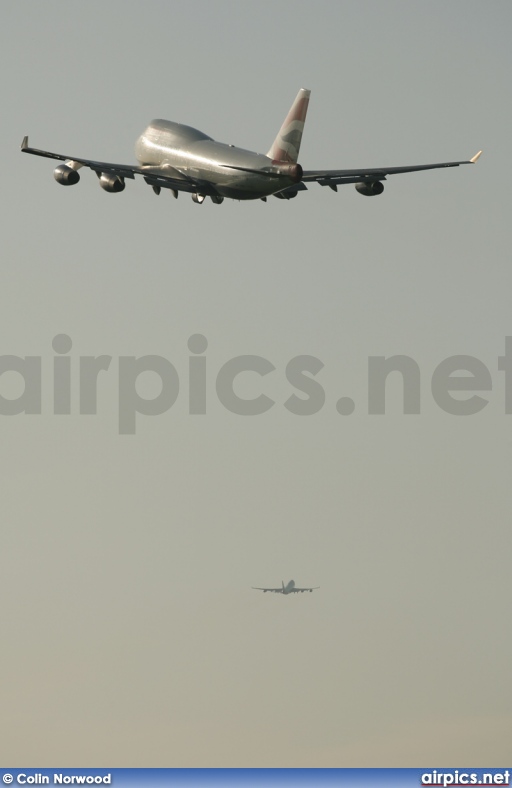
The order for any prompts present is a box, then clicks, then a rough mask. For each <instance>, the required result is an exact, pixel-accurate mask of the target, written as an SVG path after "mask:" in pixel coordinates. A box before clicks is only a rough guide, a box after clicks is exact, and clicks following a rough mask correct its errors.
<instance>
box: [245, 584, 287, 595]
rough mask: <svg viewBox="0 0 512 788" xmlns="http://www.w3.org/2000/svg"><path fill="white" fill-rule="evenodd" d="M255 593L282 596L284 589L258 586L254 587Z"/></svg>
mask: <svg viewBox="0 0 512 788" xmlns="http://www.w3.org/2000/svg"><path fill="white" fill-rule="evenodd" d="M252 588H253V590H254V591H270V592H271V593H272V594H282V593H283V589H282V588H256V586H252Z"/></svg>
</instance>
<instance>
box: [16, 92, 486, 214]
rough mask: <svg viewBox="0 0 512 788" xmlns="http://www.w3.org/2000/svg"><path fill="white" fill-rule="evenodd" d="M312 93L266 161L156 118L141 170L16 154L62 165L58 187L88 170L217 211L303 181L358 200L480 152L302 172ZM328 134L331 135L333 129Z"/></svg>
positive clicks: (298, 105) (282, 194)
mask: <svg viewBox="0 0 512 788" xmlns="http://www.w3.org/2000/svg"><path fill="white" fill-rule="evenodd" d="M310 93H311V91H310V90H306V89H305V88H302V89H301V90H299V92H298V94H297V98H296V99H295V101H294V102H293V104H292V107H291V109H290V111H289V113H288V115H287V116H286V119H285V121H284V123H283V125H282V126H281V129H280V131H279V134H278V135H277V137H276V139H275V140H274V142H273V144H272V146H271V148H270V150H269V151H268V153H267V154H266V155H263V154H261V153H253V152H252V151H247V150H243V149H242V148H236V147H235V146H234V145H226V144H224V143H221V142H215V141H214V140H213V139H212V138H211V137H209V136H208V135H207V134H203V132H202V131H198V130H197V129H193V128H191V127H190V126H183V125H182V124H181V123H174V122H173V121H170V120H153V121H151V123H150V124H149V126H148V127H147V129H146V130H145V131H144V132H143V133H142V134H141V136H140V137H139V139H138V140H137V143H136V146H135V155H136V158H137V160H138V162H139V166H134V165H131V164H112V163H110V162H104V161H93V160H92V159H82V158H79V157H77V156H64V155H63V154H60V153H50V152H48V151H44V150H39V149H37V148H30V147H29V144H28V137H24V139H23V142H22V145H21V150H22V151H23V152H24V153H33V154H34V155H36V156H46V157H47V158H49V159H58V160H59V161H63V162H64V164H60V165H59V166H58V167H57V168H56V169H55V171H54V173H53V174H54V177H55V180H56V181H57V182H58V183H61V184H62V185H63V186H72V185H73V184H75V183H78V181H79V180H80V175H79V173H78V170H79V169H80V168H81V167H89V169H91V170H93V172H95V173H96V175H97V176H98V178H99V181H100V186H101V187H102V189H104V190H105V191H107V192H122V191H123V189H124V188H125V179H126V178H132V179H133V178H135V176H136V175H142V176H143V178H144V180H145V181H146V183H147V184H148V185H149V186H152V187H153V191H154V192H155V194H160V192H161V190H162V189H170V190H171V192H172V194H173V195H174V197H177V196H178V193H179V192H180V191H183V192H189V193H190V194H191V195H192V199H193V200H194V202H196V203H202V202H204V199H205V197H210V199H211V200H212V202H214V203H216V204H217V205H219V204H220V203H221V202H223V200H224V198H225V197H229V198H231V199H233V200H258V199H259V200H263V201H266V199H267V196H269V195H272V194H273V195H274V197H279V198H280V199H284V200H289V199H291V198H292V197H296V196H297V194H298V192H299V191H303V190H305V189H307V186H306V183H310V182H316V183H319V184H320V185H321V186H329V187H330V188H331V189H333V191H337V190H338V186H339V185H341V184H344V183H353V184H355V188H356V189H357V191H358V192H359V194H363V195H365V196H366V197H372V196H374V195H377V194H382V192H383V191H384V184H383V181H385V180H386V177H387V176H388V175H395V174H396V173H401V172H415V171H417V170H433V169H438V168H441V167H458V166H459V164H473V163H474V162H476V161H477V159H478V158H479V156H480V154H481V152H482V151H479V152H478V153H477V154H476V155H475V156H473V158H472V159H469V161H451V162H443V163H441V164H419V165H416V166H412V167H379V168H377V169H370V168H368V167H363V168H361V169H355V170H303V169H302V167H301V166H300V164H298V156H299V149H300V143H301V139H302V132H303V130H304V121H305V120H306V113H307V109H308V104H309V96H310ZM329 133H330V134H332V133H333V130H332V129H331V130H330V132H329Z"/></svg>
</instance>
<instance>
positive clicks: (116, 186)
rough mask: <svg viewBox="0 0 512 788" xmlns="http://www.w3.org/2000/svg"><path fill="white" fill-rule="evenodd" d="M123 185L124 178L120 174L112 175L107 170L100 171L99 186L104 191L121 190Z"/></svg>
mask: <svg viewBox="0 0 512 788" xmlns="http://www.w3.org/2000/svg"><path fill="white" fill-rule="evenodd" d="M125 185H126V184H125V182H124V178H121V176H120V175H112V174H110V173H108V172H102V173H101V175H100V186H101V188H102V189H105V191H106V192H122V191H123V189H124V187H125Z"/></svg>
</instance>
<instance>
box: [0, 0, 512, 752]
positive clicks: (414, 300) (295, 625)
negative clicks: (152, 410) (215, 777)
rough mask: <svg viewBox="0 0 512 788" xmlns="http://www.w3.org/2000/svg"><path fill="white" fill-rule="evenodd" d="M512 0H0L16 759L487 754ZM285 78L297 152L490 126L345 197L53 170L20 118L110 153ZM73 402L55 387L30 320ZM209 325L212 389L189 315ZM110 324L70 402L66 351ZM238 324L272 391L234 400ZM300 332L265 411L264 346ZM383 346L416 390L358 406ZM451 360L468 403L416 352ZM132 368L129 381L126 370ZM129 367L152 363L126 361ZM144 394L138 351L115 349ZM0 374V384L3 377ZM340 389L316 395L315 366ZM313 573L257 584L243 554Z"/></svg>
mask: <svg viewBox="0 0 512 788" xmlns="http://www.w3.org/2000/svg"><path fill="white" fill-rule="evenodd" d="M511 23H512V8H511V6H510V3H508V2H485V3H484V2H472V1H468V0H453V1H452V2H450V3H449V4H447V3H445V2H437V0H434V1H432V2H429V3H418V2H412V3H411V2H409V1H407V2H405V1H404V2H385V3H384V2H368V1H363V2H359V1H358V2H355V1H354V2H352V1H349V2H334V1H332V2H327V1H326V0H315V2H304V1H302V0H293V1H292V0H277V2H266V0H265V1H264V2H260V3H255V2H254V3H250V2H240V1H239V0H236V1H235V0H232V1H228V0H215V2H211V0H196V2H194V3H190V2H163V1H162V2H156V1H155V0H149V2H146V3H141V2H134V1H133V0H123V2H120V0H111V2H109V3H108V4H107V3H103V2H98V1H97V0H91V2H89V3H87V4H83V3H78V2H73V0H66V2H55V1H53V0H47V2H45V3H38V2H18V3H12V4H9V6H8V7H7V6H6V8H5V9H4V10H3V24H2V25H1V26H0V44H1V46H0V53H1V54H0V57H1V60H2V68H1V69H0V84H1V89H2V96H3V102H2V104H3V124H2V146H3V152H4V163H3V174H2V189H1V195H2V198H1V199H2V203H1V211H2V217H3V219H2V224H3V232H2V249H3V254H2V271H1V280H0V281H1V283H2V286H1V289H0V329H1V331H0V336H1V338H2V339H1V345H0V348H1V350H0V355H6V354H14V355H19V356H29V355H32V356H34V355H35V356H41V357H42V366H43V413H42V415H40V416H27V415H20V416H17V417H7V416H4V417H2V421H1V429H2V440H1V441H0V467H1V470H2V474H1V479H2V482H1V499H2V521H1V531H0V539H1V545H2V547H1V554H0V555H1V557H0V584H1V589H2V600H3V604H2V608H1V609H2V618H1V621H2V664H3V671H2V675H3V679H2V682H1V684H0V708H1V709H2V731H1V740H2V752H3V753H4V758H5V759H6V761H9V763H10V764H12V765H17V766H22V765H23V766H36V765H37V766H54V765H60V766H62V767H65V766H71V765H76V764H80V765H82V766H93V765H94V766H105V765H113V766H366V767H371V766H420V765H423V764H426V763H430V764H433V765H435V766H447V765H454V764H455V765H457V764H462V763H466V764H468V763H470V764H471V765H473V766H480V765H492V764H498V763H502V762H503V761H505V760H506V758H507V757H509V755H510V731H511V729H512V718H511V714H510V708H511V701H512V692H511V685H510V664H511V659H512V635H511V630H510V610H509V608H510V590H511V589H510V551H511V546H512V540H511V536H510V522H511V496H510V474H511V470H512V439H511V434H510V433H511V427H510V423H509V417H507V416H506V415H505V408H504V376H503V373H502V372H498V368H497V359H498V356H499V355H502V354H503V352H504V348H505V337H506V336H507V335H512V317H511V309H510V293H511V286H512V275H511V266H510V247H511V243H510V241H511V237H510V216H511V210H510V209H511V203H512V197H511V193H510V186H509V181H510V177H509V172H508V170H509V163H508V162H509V157H510V140H511V133H510V132H511V127H512V114H511V107H510V73H511V67H512V55H511V52H510V30H511ZM300 87H307V88H310V89H311V90H312V96H311V102H310V107H309V115H308V119H307V122H306V128H305V133H304V137H303V141H302V149H301V157H300V160H301V163H302V165H303V166H304V167H305V168H309V169H312V168H317V167H318V168H320V167H322V168H325V167H357V166H361V165H368V166H379V165H386V164H391V165H399V164H404V165H405V164H416V163H428V162H435V161H444V160H454V159H455V160H456V159H464V158H466V157H467V158H469V157H470V156H472V155H473V154H474V153H476V151H477V150H478V149H479V148H484V155H483V156H482V159H481V161H480V162H479V163H478V165H477V166H475V167H462V168H459V169H453V170H447V171H438V172H432V173H425V174H421V173H418V174H411V175H403V176H396V177H391V178H390V179H389V181H388V182H387V183H386V190H385V193H384V195H383V196H382V197H380V198H379V199H377V200H371V199H367V198H364V197H361V196H360V195H358V194H357V193H356V192H355V190H354V189H353V188H352V187H351V186H346V187H343V188H340V190H339V192H338V194H334V193H333V192H332V191H331V190H329V189H322V188H321V187H320V186H315V185H312V186H311V187H310V188H309V190H308V192H305V193H303V194H300V195H299V196H298V197H297V199H295V200H291V201H289V202H284V201H278V200H274V199H269V201H268V203H267V204H263V203H261V202H257V203H245V204H244V203H236V202H231V201H225V202H224V204H223V205H222V206H220V207H219V206H216V205H213V204H211V202H210V201H206V202H205V204H204V205H203V206H202V207H200V206H197V205H194V204H193V203H192V201H191V200H190V199H189V198H188V197H187V196H186V195H181V197H180V199H179V200H178V201H174V200H173V199H172V198H171V197H170V196H169V195H168V194H162V195H161V196H160V197H159V198H158V199H157V198H156V197H155V196H154V195H153V193H152V191H151V190H150V189H148V188H147V186H146V185H145V184H144V183H143V182H142V181H140V182H136V183H133V182H130V183H128V186H127V188H126V191H125V192H123V193H122V194H120V195H110V194H106V193H104V192H103V191H102V190H101V189H100V188H99V187H98V184H97V182H96V178H95V177H94V175H93V174H92V173H84V175H83V177H82V180H81V182H80V184H79V185H78V186H76V187H75V188H73V189H64V188H62V187H61V186H58V185H57V184H56V183H55V181H54V180H53V177H52V169H53V167H52V163H51V162H50V161H45V160H44V159H36V158H32V157H28V156H21V155H20V153H19V145H20V142H21V139H22V137H23V135H24V134H30V141H31V144H32V145H34V146H35V147H42V148H46V149H49V150H56V151H62V152H63V153H66V154H67V153H69V154H71V155H73V154H75V155H82V156H89V157H92V158H97V159H106V160H111V161H118V162H133V161H134V154H133V147H134V143H135V139H136V137H137V136H138V134H140V132H141V131H142V129H143V128H144V127H145V125H147V123H148V122H149V120H151V119H152V118H154V117H164V118H169V119H172V120H177V121H182V122H184V123H188V124H190V125H192V126H196V127H197V128H200V129H202V130H203V131H205V132H206V133H208V134H210V135H211V136H213V137H214V138H216V139H219V140H221V141H225V142H232V143H234V144H236V145H240V146H241V147H246V148H249V149H254V150H257V151H260V152H265V151H266V150H267V149H268V148H269V146H270V144H271V142H272V140H273V139H274V137H275V134H276V133H277V131H278V129H279V126H280V124H281V122H282V120H283V118H284V117H285V114H286V112H287V110H288V108H289V106H290V104H291V102H292V101H293V99H294V97H295V95H296V93H297V91H298V89H299V88H300ZM59 333H66V334H68V335H69V336H70V337H71V338H72V340H73V349H72V351H71V354H70V355H71V358H72V368H73V375H74V377H73V413H72V415H71V416H56V415H54V414H53V412H52V376H53V371H52V365H53V358H54V353H53V350H52V339H53V337H54V336H55V335H56V334H59ZM194 333H201V334H203V335H205V336H206V337H207V339H208V343H209V344H208V350H207V352H206V357H207V370H208V404H207V414H206V415H205V416H191V415H189V414H188V410H187V369H188V358H189V355H190V354H189V351H188V349H187V340H188V338H189V337H190V336H191V335H192V334H194ZM101 354H107V355H111V356H112V357H113V362H112V365H111V369H110V370H109V371H108V372H106V373H104V377H103V378H102V380H101V383H100V386H99V400H98V402H99V405H98V414H97V415H96V416H87V417H86V416H80V415H78V406H77V403H78V383H77V371H78V363H79V357H80V356H83V355H92V356H96V355H101ZM151 354H160V355H162V356H164V357H166V358H168V359H169V360H170V361H171V362H172V363H173V364H174V365H175V366H176V368H177V370H178V373H179V376H180V381H181V384H182V386H181V391H180V396H179V398H178V401H177V403H176V404H175V405H174V406H173V408H172V409H171V410H170V411H169V412H168V413H166V414H164V415H161V416H158V417H157V416H155V417H144V416H140V417H139V418H138V420H137V432H136V434H135V435H132V436H120V435H119V434H118V405H117V381H118V358H119V357H120V356H123V355H125V356H141V355H151ZM241 354H256V355H260V356H263V357H265V358H267V359H269V360H270V361H271V362H272V363H273V364H274V366H275V367H276V372H275V373H273V374H272V375H269V376H267V377H266V378H262V379H261V380H260V379H258V378H257V377H256V376H253V377H250V376H249V377H247V378H246V379H245V381H244V382H242V381H240V388H239V391H240V392H241V393H242V394H243V395H245V396H256V395H257V394H258V393H260V391H264V393H266V394H267V395H268V396H271V397H272V398H273V399H274V400H275V401H276V405H275V406H274V407H273V408H272V409H271V410H270V411H269V412H268V413H266V414H264V415H262V416H257V417H253V418H250V417H240V416H235V415H233V414H232V413H230V412H228V411H227V410H226V409H225V408H223V407H222V405H221V404H220V403H219V401H218V399H217V397H216V394H215V378H216V374H217V372H218V370H219V369H220V367H221V366H222V365H223V364H224V363H225V362H226V361H227V360H229V359H230V358H232V357H233V356H236V355H241ZM301 354H309V355H313V356H316V357H318V358H319V359H321V360H322V361H323V363H324V364H325V367H324V369H323V370H322V372H321V373H319V375H318V376H317V377H318V380H319V381H320V382H321V383H322V386H323V387H324V389H325V391H326V404H325V406H324V408H323V409H322V410H321V411H320V412H319V413H318V414H316V415H315V416H309V417H298V416H294V415H292V414H290V413H289V412H288V411H287V410H286V409H285V408H284V407H283V402H284V401H285V400H286V399H287V398H288V397H289V396H290V394H291V393H293V389H292V387H291V386H290V384H288V383H287V381H286V378H285V367H286V364H287V363H288V361H289V360H290V359H291V358H293V357H295V356H297V355H301ZM394 354H406V355H409V356H411V357H412V358H414V359H415V361H416V362H417V363H418V365H419V367H420V370H421V375H422V407H421V414H420V415H416V416H404V415H403V414H402V398H401V387H400V384H399V381H398V380H397V381H392V380H390V381H389V386H388V412H387V413H386V415H384V416H370V415H368V408H367V382H366V369H367V360H368V357H369V356H375V355H384V356H392V355H394ZM456 354H467V355H472V356H475V357H477V358H478V359H480V361H482V362H483V363H484V364H486V366H487V367H488V369H489V370H490V372H491V376H492V381H493V390H492V391H491V392H487V393H483V394H482V396H486V397H487V398H488V399H489V404H488V406H487V407H486V408H485V409H484V410H483V411H482V412H481V413H480V414H478V415H475V416H471V417H455V416H450V415H448V414H446V413H444V412H443V411H442V410H441V409H440V408H439V407H437V405H436V404H435V402H434V400H433V398H432V395H431V392H430V380H431V377H432V373H433V371H434V369H435V367H436V366H437V365H438V364H439V363H440V362H441V361H442V360H443V359H444V358H446V357H448V356H452V355H456ZM144 386H146V388H145V389H144ZM152 386H153V388H152ZM143 389H144V390H145V391H146V392H147V393H146V396H151V394H150V393H149V392H150V391H153V390H154V380H153V381H152V380H151V379H149V378H148V379H147V380H145V381H141V391H142V390H143ZM20 391H21V387H20V385H19V379H17V378H16V377H15V376H14V375H13V374H11V375H9V374H6V375H4V376H3V379H0V393H2V394H4V395H5V396H18V395H19V393H20ZM342 395H343V396H350V397H352V398H353V399H354V401H355V403H356V408H355V412H354V414H353V415H351V416H341V415H339V414H338V413H337V412H336V408H335V404H336V401H337V399H338V398H339V397H340V396H342ZM290 578H294V579H295V581H296V582H297V584H298V585H320V586H321V589H320V590H319V591H318V592H315V593H314V594H307V595H300V596H299V595H294V596H293V597H285V598H282V597H280V596H277V595H276V596H270V595H263V594H259V593H257V592H255V591H252V590H251V589H250V586H252V585H258V586H262V585H272V586H273V585H275V584H279V583H280V582H281V580H282V579H284V580H285V582H286V581H287V580H289V579H290Z"/></svg>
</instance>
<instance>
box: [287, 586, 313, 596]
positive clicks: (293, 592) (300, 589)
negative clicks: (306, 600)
mask: <svg viewBox="0 0 512 788" xmlns="http://www.w3.org/2000/svg"><path fill="white" fill-rule="evenodd" d="M317 588H320V586H313V588H292V589H291V593H292V594H298V593H299V592H300V593H301V594H303V593H304V591H315V590H316V589H317ZM288 593H290V591H288Z"/></svg>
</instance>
